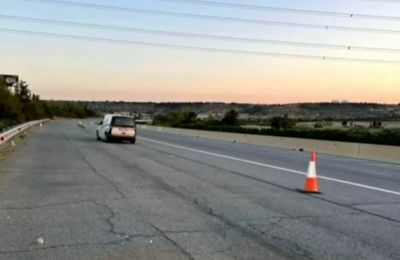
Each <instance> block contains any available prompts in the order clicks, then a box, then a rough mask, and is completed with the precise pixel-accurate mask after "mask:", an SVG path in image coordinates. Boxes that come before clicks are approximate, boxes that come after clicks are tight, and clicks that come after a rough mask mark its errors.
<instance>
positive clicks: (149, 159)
mask: <svg viewBox="0 0 400 260" xmlns="http://www.w3.org/2000/svg"><path fill="white" fill-rule="evenodd" d="M85 124H86V128H84V129H83V128H79V127H77V121H76V120H65V121H55V122H52V123H50V124H48V125H47V126H46V127H45V128H40V129H36V130H35V132H36V133H35V134H34V135H32V136H31V137H30V138H28V139H27V140H26V144H25V145H19V146H18V147H17V148H16V149H15V151H14V152H12V153H11V154H9V156H8V158H7V159H6V160H4V161H2V162H1V164H0V233H1V234H2V235H1V237H0V259H55V258H58V259H135V258H136V259H398V258H400V249H399V248H398V241H397V240H398V234H400V220H399V217H398V216H399V215H400V214H399V205H400V196H398V195H395V194H390V193H386V192H381V191H374V190H370V189H364V188H360V187H354V186H351V185H345V184H340V183H336V182H332V181H328V180H320V182H321V186H322V188H323V191H324V194H322V195H305V194H299V193H297V192H296V191H295V188H299V187H301V186H302V183H303V181H304V177H303V176H302V175H299V174H293V173H290V172H284V171H282V170H278V169H273V168H268V167H264V166H260V165H255V164H250V163H243V162H241V161H237V160H233V159H227V158H221V157H216V156H213V155H211V154H206V153H201V152H197V151H196V150H201V151H207V152H210V153H218V154H223V155H226V156H230V157H235V158H243V159H246V160H251V161H255V162H262V163H266V164H271V165H276V166H281V167H285V168H289V169H294V170H297V171H305V169H306V167H307V163H308V155H307V154H305V153H299V152H294V151H287V150H282V149H276V148H266V147H259V146H252V145H245V144H233V143H226V142H220V141H213V140H207V139H196V138H189V137H182V136H176V135H168V134H164V133H158V132H152V131H146V130H141V131H140V133H139V134H140V137H141V138H139V139H138V142H137V144H136V145H130V144H118V143H115V144H106V143H103V142H98V141H96V140H95V133H94V128H92V127H91V126H90V121H86V122H85ZM160 142H163V143H166V144H161V143H160ZM169 144H170V145H169ZM171 145H175V146H171ZM180 146H183V147H187V148H190V149H191V150H188V149H183V148H182V147H180ZM319 159H320V160H319V169H320V172H321V174H322V173H323V175H324V176H329V177H334V178H339V177H340V178H342V179H344V180H350V181H354V182H359V183H363V184H367V185H371V186H372V185H373V186H377V187H380V188H384V189H390V190H394V191H400V189H399V185H398V183H397V181H398V180H399V176H398V175H399V170H398V168H397V165H392V164H381V163H376V162H369V161H358V160H349V159H345V158H340V157H331V156H320V158H319ZM359 167H361V168H359ZM338 170H339V171H340V172H339V173H338V172H337V171H338ZM363 174H365V176H364V175H363ZM381 177H382V179H381ZM396 183H397V184H396ZM38 237H43V238H44V240H45V243H44V245H38V244H37V243H36V242H35V241H36V239H37V238H38Z"/></svg>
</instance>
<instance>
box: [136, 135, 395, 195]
mask: <svg viewBox="0 0 400 260" xmlns="http://www.w3.org/2000/svg"><path fill="white" fill-rule="evenodd" d="M140 140H144V141H148V142H151V143H156V144H162V145H165V146H170V147H174V148H178V149H182V150H186V151H191V152H196V153H202V154H206V155H211V156H215V157H219V158H224V159H228V160H234V161H238V162H244V163H248V164H253V165H257V166H262V167H266V168H270V169H275V170H280V171H283V172H290V173H295V174H300V175H306V173H305V172H302V171H297V170H293V169H289V168H285V167H279V166H275V165H271V164H266V163H261V162H255V161H251V160H246V159H241V158H237V157H233V156H229V155H224V154H219V153H212V152H207V151H204V150H198V149H194V148H190V147H186V146H181V145H176V144H171V143H166V142H162V141H157V140H154V139H149V138H145V137H140ZM318 178H320V179H323V180H328V181H332V182H337V183H341V184H347V185H351V186H355V187H360V188H365V189H369V190H374V191H380V192H384V193H389V194H394V195H399V196H400V192H398V191H393V190H387V189H382V188H378V187H374V186H369V185H364V184H360V183H356V182H351V181H345V180H341V179H336V178H331V177H326V176H321V175H318Z"/></svg>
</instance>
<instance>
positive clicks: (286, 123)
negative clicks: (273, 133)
mask: <svg viewBox="0 0 400 260" xmlns="http://www.w3.org/2000/svg"><path fill="white" fill-rule="evenodd" d="M295 125H296V121H295V120H294V119H290V118H289V116H288V115H287V114H285V116H284V117H279V116H277V117H273V118H272V120H271V128H272V129H277V130H279V129H288V128H292V127H293V126H295Z"/></svg>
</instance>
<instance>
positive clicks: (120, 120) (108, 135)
mask: <svg viewBox="0 0 400 260" xmlns="http://www.w3.org/2000/svg"><path fill="white" fill-rule="evenodd" d="M136 134H137V131H136V123H135V119H134V118H133V117H132V116H129V115H124V114H107V115H105V116H104V118H103V120H102V121H101V122H100V123H99V125H98V126H97V129H96V137H97V140H103V141H105V142H112V141H117V140H121V141H122V140H127V141H129V142H130V143H132V144H134V143H135V142H136Z"/></svg>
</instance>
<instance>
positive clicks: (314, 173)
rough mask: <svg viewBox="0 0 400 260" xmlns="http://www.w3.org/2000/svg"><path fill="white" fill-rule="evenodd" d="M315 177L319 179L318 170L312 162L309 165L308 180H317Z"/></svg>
mask: <svg viewBox="0 0 400 260" xmlns="http://www.w3.org/2000/svg"><path fill="white" fill-rule="evenodd" d="M315 177H317V169H316V165H315V162H313V161H311V162H310V164H309V165H308V171H307V178H315Z"/></svg>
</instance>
